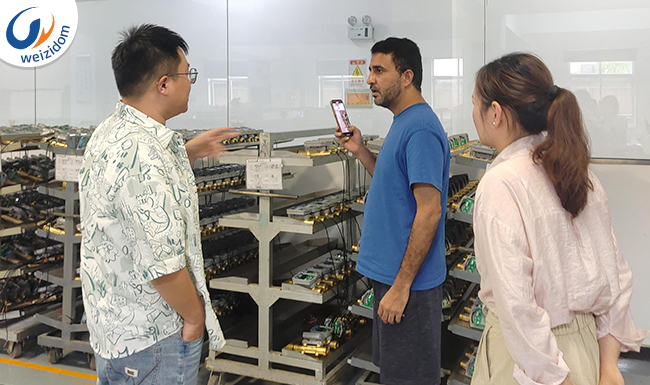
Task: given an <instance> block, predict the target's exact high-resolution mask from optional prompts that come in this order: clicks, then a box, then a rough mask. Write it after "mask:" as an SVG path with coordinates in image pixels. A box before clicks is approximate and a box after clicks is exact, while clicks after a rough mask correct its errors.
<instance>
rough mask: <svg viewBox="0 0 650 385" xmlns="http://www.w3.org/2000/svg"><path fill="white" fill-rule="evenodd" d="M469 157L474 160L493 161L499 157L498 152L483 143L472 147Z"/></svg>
mask: <svg viewBox="0 0 650 385" xmlns="http://www.w3.org/2000/svg"><path fill="white" fill-rule="evenodd" d="M469 155H470V156H471V157H473V158H478V159H485V160H492V159H494V158H496V157H497V155H498V151H497V150H496V149H495V148H493V147H489V146H486V145H484V144H481V143H477V144H474V145H472V147H470V151H469Z"/></svg>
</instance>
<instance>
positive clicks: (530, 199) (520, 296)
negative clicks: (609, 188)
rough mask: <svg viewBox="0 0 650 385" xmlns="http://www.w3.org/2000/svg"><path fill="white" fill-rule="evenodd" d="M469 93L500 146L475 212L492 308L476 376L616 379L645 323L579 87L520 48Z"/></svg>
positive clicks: (485, 131)
mask: <svg viewBox="0 0 650 385" xmlns="http://www.w3.org/2000/svg"><path fill="white" fill-rule="evenodd" d="M472 101H473V103H474V111H473V119H474V124H475V125H476V130H477V132H478V135H479V138H480V139H481V142H482V143H484V144H486V145H489V146H492V147H495V148H496V149H497V150H498V151H499V156H498V157H497V158H496V159H495V161H494V162H493V163H492V165H491V167H490V168H489V170H488V171H487V172H486V174H485V176H484V177H483V179H482V180H481V183H480V185H479V188H478V192H477V203H476V207H475V212H474V231H475V235H476V240H475V250H476V257H477V265H478V269H479V272H480V274H481V292H480V293H479V296H480V298H481V300H482V301H483V302H484V303H485V304H486V305H487V307H488V308H489V310H490V313H489V315H488V318H487V323H486V327H485V331H484V333H483V336H482V338H481V343H480V345H479V351H478V355H477V360H476V366H475V372H474V377H473V379H472V384H473V385H482V384H498V385H508V384H513V385H516V384H520V385H538V384H539V385H560V384H561V385H569V384H573V385H598V384H600V385H605V384H608V385H610V384H611V385H614V384H616V385H618V384H623V377H622V376H621V373H620V371H619V370H618V365H617V361H618V357H619V354H620V352H621V351H628V350H636V351H638V350H639V349H640V346H641V343H642V342H643V340H644V339H645V337H646V336H647V335H648V332H647V331H641V330H637V329H636V327H635V326H634V321H633V320H632V313H631V311H630V306H629V304H630V298H631V296H632V273H631V271H630V268H629V266H628V264H627V262H626V261H625V259H624V258H623V255H622V253H621V249H620V247H619V246H618V243H617V242H616V237H615V236H614V232H613V229H612V224H611V221H610V214H609V204H608V203H607V196H606V195H605V192H604V191H603V187H602V185H601V184H600V181H599V180H598V178H597V177H596V176H595V175H594V174H593V173H592V172H591V171H590V170H589V160H590V151H589V143H588V138H587V134H586V132H585V130H584V126H583V122H582V115H581V112H580V108H579V106H578V103H577V101H576V98H575V96H574V95H573V93H571V92H570V91H569V90H566V89H563V88H559V87H557V86H555V85H553V78H552V76H551V73H550V72H549V70H548V68H547V67H546V66H545V65H544V63H542V61H541V60H539V59H538V58H537V57H535V56H533V55H529V54H519V53H517V54H510V55H506V56H504V57H502V58H500V59H498V60H495V61H493V62H492V63H489V64H487V65H486V66H484V67H483V68H481V70H480V71H479V72H478V75H477V79H476V88H475V90H474V94H473V95H472ZM545 131H546V132H547V135H546V136H544V135H543V134H542V133H543V132H545Z"/></svg>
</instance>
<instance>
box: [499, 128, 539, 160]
mask: <svg viewBox="0 0 650 385" xmlns="http://www.w3.org/2000/svg"><path fill="white" fill-rule="evenodd" d="M543 141H544V135H543V134H535V135H527V136H524V137H523V138H519V139H517V140H515V141H514V142H512V143H510V144H509V145H508V146H507V147H506V148H504V149H503V151H501V152H500V153H499V155H498V156H497V157H496V159H494V161H493V162H492V164H491V165H490V168H492V167H494V166H496V165H498V164H499V163H503V162H505V161H507V160H508V159H512V158H514V157H517V156H520V155H528V154H530V153H531V152H533V151H534V150H535V148H536V147H537V146H538V145H539V144H540V143H542V142H543Z"/></svg>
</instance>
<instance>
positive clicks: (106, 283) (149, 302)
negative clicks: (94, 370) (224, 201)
mask: <svg viewBox="0 0 650 385" xmlns="http://www.w3.org/2000/svg"><path fill="white" fill-rule="evenodd" d="M79 182H80V183H79V190H80V191H79V196H80V211H81V225H82V242H81V283H82V292H83V302H84V307H85V309H86V315H87V323H88V330H89V332H90V342H91V345H92V347H93V349H94V351H95V353H97V354H98V355H100V356H101V357H103V358H106V359H112V358H121V357H125V356H128V355H131V354H133V353H136V352H138V351H141V350H144V349H146V348H148V347H150V346H151V345H153V344H155V343H157V342H158V341H160V340H162V339H164V338H166V337H168V336H170V335H173V334H174V333H177V332H178V331H179V330H181V328H182V324H183V320H182V318H181V317H180V315H179V314H178V313H176V312H175V311H174V309H172V308H171V306H169V304H167V302H165V300H164V299H163V298H162V297H161V296H160V294H159V293H158V291H157V290H156V289H155V288H154V287H153V285H152V284H151V281H152V280H154V279H156V278H159V277H162V276H164V275H167V274H171V273H174V272H176V271H179V270H181V269H183V268H185V267H187V268H188V271H189V273H190V277H191V278H192V281H193V282H194V283H195V286H196V289H197V292H198V293H199V296H200V297H201V298H202V300H203V302H204V304H205V314H206V317H205V325H206V328H207V330H208V335H209V341H210V345H211V347H212V348H213V349H218V348H221V347H223V346H224V345H225V339H224V336H223V333H222V331H221V328H220V326H219V321H218V320H217V317H216V315H215V313H214V311H213V310H212V306H211V303H210V295H209V293H208V288H207V286H206V282H205V273H204V269H203V253H202V250H201V234H200V231H199V214H198V207H199V202H198V196H197V192H196V183H195V180H194V174H193V172H192V167H191V165H190V163H189V159H188V156H187V152H186V150H185V145H184V142H183V139H182V137H181V136H180V134H178V133H175V132H174V131H172V130H170V129H169V128H167V127H165V126H164V125H162V124H160V123H158V122H156V121H155V120H153V119H152V118H150V117H148V116H146V115H145V114H143V113H142V112H140V111H138V110H137V109H135V108H133V107H131V106H128V105H126V104H124V103H122V102H118V104H117V107H116V109H115V112H114V113H113V114H112V115H111V116H109V117H108V118H107V119H106V120H104V121H103V122H102V123H101V124H100V125H99V127H97V129H96V130H95V132H94V133H93V136H92V138H91V140H90V142H89V143H88V147H87V148H86V151H85V155H84V161H83V165H82V167H81V170H80V174H79Z"/></svg>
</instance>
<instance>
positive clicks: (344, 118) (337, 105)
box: [330, 99, 352, 136]
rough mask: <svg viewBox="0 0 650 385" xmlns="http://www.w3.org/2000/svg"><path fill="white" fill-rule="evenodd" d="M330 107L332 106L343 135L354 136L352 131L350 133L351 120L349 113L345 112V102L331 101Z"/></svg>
mask: <svg viewBox="0 0 650 385" xmlns="http://www.w3.org/2000/svg"><path fill="white" fill-rule="evenodd" d="M330 106H332V112H334V117H335V118H336V123H337V124H338V125H339V128H340V129H341V132H342V133H343V135H345V136H352V131H350V126H351V124H350V119H348V112H347V111H346V110H345V104H343V101H342V100H340V99H334V100H331V101H330Z"/></svg>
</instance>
